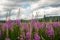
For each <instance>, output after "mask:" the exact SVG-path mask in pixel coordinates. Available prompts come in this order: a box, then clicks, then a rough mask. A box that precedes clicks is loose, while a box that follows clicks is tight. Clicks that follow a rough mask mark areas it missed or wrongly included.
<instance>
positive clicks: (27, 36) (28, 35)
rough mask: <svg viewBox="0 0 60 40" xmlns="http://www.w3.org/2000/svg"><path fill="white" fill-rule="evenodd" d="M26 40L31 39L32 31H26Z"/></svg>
mask: <svg viewBox="0 0 60 40" xmlns="http://www.w3.org/2000/svg"><path fill="white" fill-rule="evenodd" d="M26 40H30V32H27V33H26Z"/></svg>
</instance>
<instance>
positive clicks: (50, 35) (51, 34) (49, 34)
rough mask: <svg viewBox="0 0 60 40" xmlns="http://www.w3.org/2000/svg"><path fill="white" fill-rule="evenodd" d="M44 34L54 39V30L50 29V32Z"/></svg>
mask: <svg viewBox="0 0 60 40" xmlns="http://www.w3.org/2000/svg"><path fill="white" fill-rule="evenodd" d="M46 34H47V35H48V37H54V30H53V29H52V28H51V29H50V30H47V31H46Z"/></svg>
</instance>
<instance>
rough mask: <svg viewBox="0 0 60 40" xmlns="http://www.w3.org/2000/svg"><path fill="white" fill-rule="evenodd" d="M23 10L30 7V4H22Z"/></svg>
mask: <svg viewBox="0 0 60 40" xmlns="http://www.w3.org/2000/svg"><path fill="white" fill-rule="evenodd" d="M22 7H23V8H28V7H30V4H28V3H25V4H23V6H22Z"/></svg>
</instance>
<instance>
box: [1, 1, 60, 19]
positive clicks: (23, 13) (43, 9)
mask: <svg viewBox="0 0 60 40" xmlns="http://www.w3.org/2000/svg"><path fill="white" fill-rule="evenodd" d="M19 9H20V19H26V20H28V19H32V15H34V16H33V17H34V18H35V16H36V14H37V15H39V18H43V17H44V15H46V17H49V16H60V0H0V20H5V19H6V17H5V16H6V14H7V13H9V12H10V14H11V15H10V19H12V20H15V19H16V18H17V14H18V12H19Z"/></svg>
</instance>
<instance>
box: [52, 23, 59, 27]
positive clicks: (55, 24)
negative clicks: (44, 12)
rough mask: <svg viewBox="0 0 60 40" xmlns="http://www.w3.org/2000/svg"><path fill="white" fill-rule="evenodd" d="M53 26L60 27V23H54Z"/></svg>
mask: <svg viewBox="0 0 60 40" xmlns="http://www.w3.org/2000/svg"><path fill="white" fill-rule="evenodd" d="M52 25H53V26H54V27H60V23H59V22H53V23H52Z"/></svg>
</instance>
